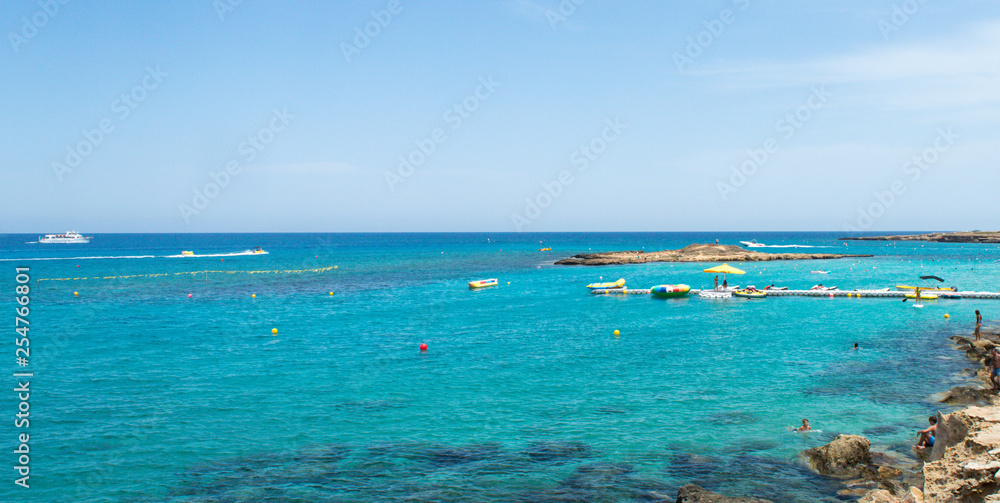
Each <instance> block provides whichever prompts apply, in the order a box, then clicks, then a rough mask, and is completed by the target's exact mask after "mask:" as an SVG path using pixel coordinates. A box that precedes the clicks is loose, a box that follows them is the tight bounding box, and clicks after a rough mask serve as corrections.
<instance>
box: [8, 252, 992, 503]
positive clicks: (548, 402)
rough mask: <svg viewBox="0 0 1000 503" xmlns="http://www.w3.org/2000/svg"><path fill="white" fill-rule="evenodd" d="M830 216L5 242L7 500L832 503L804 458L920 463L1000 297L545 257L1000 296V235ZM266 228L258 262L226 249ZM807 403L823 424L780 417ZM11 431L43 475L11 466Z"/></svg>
mask: <svg viewBox="0 0 1000 503" xmlns="http://www.w3.org/2000/svg"><path fill="white" fill-rule="evenodd" d="M839 236H840V234H831V233H753V234H740V233H565V234H504V233H497V234H490V233H474V234H251V235H247V234H97V235H94V239H93V241H92V242H91V243H89V244H85V245H42V244H38V243H34V242H33V241H35V240H37V236H35V235H0V285H2V286H3V288H4V289H5V290H6V291H7V292H9V293H10V294H13V293H14V289H15V286H16V282H15V276H16V273H15V267H28V268H30V276H31V280H30V283H29V284H30V286H31V290H30V304H29V305H30V308H31V309H30V315H29V321H30V350H31V353H30V360H29V365H28V366H27V367H19V366H18V365H17V364H16V363H15V354H14V353H15V349H16V346H15V345H14V339H15V338H13V337H8V338H7V339H6V340H7V349H6V351H5V354H7V361H6V362H4V365H5V368H7V370H8V382H9V383H11V384H13V383H14V382H15V378H14V377H12V374H13V373H14V372H25V371H29V372H32V373H33V374H34V376H33V377H32V378H31V379H30V388H31V397H30V414H31V415H30V426H29V427H28V428H27V429H19V428H14V427H13V426H14V424H13V416H14V414H15V413H16V412H17V408H18V405H19V400H18V398H17V395H16V393H14V392H11V391H8V392H7V393H4V394H3V398H2V400H0V406H2V407H3V411H4V412H3V415H4V417H6V419H4V421H3V424H4V426H3V427H2V429H0V434H2V435H3V445H4V446H5V451H6V452H7V453H8V454H7V455H6V459H5V462H4V465H5V466H7V467H8V468H7V469H6V472H7V475H6V478H7V480H6V481H4V483H3V489H0V500H2V501H19V502H78V501H80V502H82V501H142V502H182V501H183V502H209V501H212V502H216V501H233V502H236V501H301V502H347V501H444V502H450V501H482V502H517V501H649V500H652V499H654V498H655V497H656V495H666V496H667V497H668V498H670V499H671V500H672V498H673V497H675V495H676V490H677V488H678V487H680V486H681V485H683V484H685V483H688V482H694V483H698V484H700V485H703V486H704V487H707V488H709V489H712V490H715V491H718V492H723V493H725V494H730V495H755V496H758V497H763V498H768V499H771V500H774V501H782V502H816V501H842V499H840V498H838V497H837V496H836V491H837V490H838V489H840V486H839V485H837V484H836V483H834V482H831V481H827V480H825V479H823V478H821V477H818V476H815V475H813V474H812V473H811V472H810V471H809V470H808V469H806V468H805V466H804V465H803V464H802V462H801V461H799V460H798V458H797V454H798V453H799V452H800V451H801V450H803V449H807V448H810V447H815V446H818V445H822V444H824V443H826V442H828V441H830V440H831V439H832V438H833V437H834V436H836V435H837V434H840V433H848V434H863V435H865V436H866V437H868V438H869V439H870V440H871V441H872V442H873V448H874V449H876V450H882V451H890V452H894V453H898V454H899V455H900V456H907V455H909V452H910V449H909V446H910V445H912V443H913V442H914V441H915V432H916V430H918V429H920V428H923V427H924V426H925V424H926V417H927V416H928V415H929V414H930V413H933V411H935V410H937V409H938V408H940V405H939V404H937V403H936V402H935V400H934V397H933V395H934V394H935V393H938V392H941V391H944V390H947V389H949V388H951V387H953V386H956V385H959V384H963V383H965V382H967V381H968V379H969V377H968V375H967V374H966V373H965V372H964V369H966V368H969V367H970V366H971V365H970V364H969V363H968V362H967V361H966V359H965V357H964V355H962V354H960V353H958V352H956V351H954V350H952V349H951V346H952V345H951V343H950V341H949V340H948V337H949V336H951V335H954V334H967V333H971V330H972V327H973V325H974V313H973V311H974V310H975V309H980V310H981V311H982V312H983V315H984V318H985V320H986V324H987V325H990V324H992V320H993V319H995V317H996V316H997V315H998V313H1000V302H998V301H995V300H939V301H936V302H927V303H926V307H924V308H923V309H914V308H912V303H911V302H907V303H902V302H900V301H899V300H898V299H875V298H864V299H845V298H836V299H830V298H794V297H789V298H770V299H766V300H763V301H742V300H736V299H732V300H728V301H706V300H703V299H699V298H697V297H695V298H684V299H677V300H661V299H654V298H650V297H648V296H643V295H629V296H595V295H589V294H588V292H587V289H586V288H585V287H584V286H585V285H586V284H588V283H591V282H595V281H599V280H600V279H602V278H603V280H604V281H609V280H615V279H617V278H620V277H621V278H625V279H626V280H627V282H628V283H627V285H628V286H629V287H632V288H648V287H649V286H651V285H655V284H661V283H687V284H689V285H691V286H693V287H695V288H699V287H710V286H711V284H712V278H713V275H711V274H706V273H703V272H701V271H702V269H704V268H705V267H708V266H710V265H715V264H700V263H691V264H666V263H656V264H644V265H641V266H640V265H634V266H616V267H565V266H553V265H552V263H553V261H555V260H557V259H559V258H562V257H567V256H570V255H573V254H576V253H581V252H587V251H607V250H639V249H643V248H645V249H646V250H649V251H654V250H661V249H666V248H679V247H682V246H685V245H687V244H690V243H695V242H714V241H715V239H719V241H720V242H721V243H724V244H737V243H738V241H740V240H744V239H751V238H755V239H757V240H758V241H760V242H763V243H767V244H771V245H786V246H787V245H801V246H808V247H810V248H799V249H794V248H762V249H761V251H801V252H828V253H838V252H847V253H858V254H865V253H867V254H873V255H875V256H874V257H873V258H863V259H843V260H831V261H795V262H766V263H751V264H731V265H734V266H737V267H741V268H743V269H745V270H746V271H747V272H748V273H747V274H746V275H744V276H729V277H728V280H729V282H730V283H731V284H733V283H738V284H742V285H747V284H755V285H757V286H758V287H763V286H765V285H767V284H771V283H775V284H778V285H785V286H789V287H791V288H793V289H794V288H808V287H810V286H812V285H814V284H816V283H823V284H825V285H836V286H838V287H840V288H841V289H854V288H884V287H889V286H893V285H895V284H901V283H906V284H913V283H922V282H921V281H920V280H918V279H917V276H920V275H929V274H933V275H937V276H940V277H942V278H944V279H945V280H946V282H945V285H958V286H959V287H960V288H961V289H962V290H988V291H996V290H997V288H1000V285H998V279H997V278H998V275H997V273H998V272H1000V246H996V245H972V244H964V245H963V244H932V243H902V242H897V243H893V242H855V241H852V242H847V243H846V244H845V242H843V241H838V240H837V239H836V238H837V237H839ZM257 246H261V247H263V249H264V250H266V251H268V252H269V254H267V255H232V254H233V253H236V252H242V251H244V250H247V249H250V248H253V247H257ZM542 247H551V248H552V250H551V251H546V252H541V251H539V250H538V249H539V248H542ZM182 250H191V251H194V252H195V254H197V255H220V256H195V257H170V255H178V254H180V252H181V251H182ZM333 266H336V269H326V268H328V267H333ZM812 270H826V271H828V272H829V273H828V274H825V275H820V274H814V273H810V271H812ZM204 271H209V272H204ZM289 271H297V272H289ZM192 272H193V273H195V274H177V273H192ZM491 277H496V278H498V279H499V280H500V285H499V286H497V287H493V288H488V289H484V290H480V291H470V290H469V289H468V288H467V283H468V282H469V281H471V280H474V279H482V278H491ZM67 278H69V279H67ZM74 278H76V279H74ZM83 278H87V279H83ZM74 292H78V295H76V296H74ZM331 292H332V295H331V294H330V293H331ZM189 295H190V297H189ZM252 295H256V298H254V297H252ZM5 298H6V299H7V300H6V302H7V307H6V309H8V317H7V318H6V319H7V321H6V322H5V323H7V324H8V325H9V328H8V330H9V331H13V330H14V328H15V327H14V326H13V325H14V320H13V318H14V317H13V316H9V314H10V312H13V311H14V310H15V308H16V307H17V305H16V303H15V301H14V296H13V295H7V296H6V297H5ZM946 313H948V314H950V318H949V319H945V318H944V315H945V314H946ZM272 328H276V329H278V334H277V335H272V333H271V330H272ZM615 330H619V331H620V335H619V336H617V337H616V336H615V335H614V331H615ZM13 335H16V334H13ZM855 342H858V343H859V344H860V347H861V350H860V351H856V352H855V351H851V350H850V348H851V346H852V345H853V344H854V343H855ZM421 343H426V344H427V345H428V346H429V349H428V351H427V352H426V353H423V354H422V353H421V352H420V350H419V345H420V344H421ZM12 388H13V386H8V390H10V389H12ZM945 410H946V409H945ZM803 417H806V418H809V420H810V422H811V423H812V425H813V428H816V429H818V430H821V431H818V432H813V433H810V434H800V433H793V432H791V431H789V430H788V427H790V426H797V425H798V424H799V423H800V422H801V419H802V418H803ZM24 432H27V433H29V434H30V449H31V456H30V469H31V472H30V488H29V489H23V488H21V487H18V486H16V485H14V484H13V481H14V479H15V478H16V471H15V470H12V469H11V468H10V467H11V466H13V465H15V464H16V462H17V457H16V455H15V454H13V453H12V452H13V450H14V449H15V448H16V447H17V444H18V443H17V442H16V439H17V435H18V434H19V433H24Z"/></svg>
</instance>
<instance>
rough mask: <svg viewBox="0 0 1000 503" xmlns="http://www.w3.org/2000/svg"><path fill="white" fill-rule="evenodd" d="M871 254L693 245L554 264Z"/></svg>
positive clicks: (580, 257) (594, 255)
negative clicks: (777, 250)
mask: <svg viewBox="0 0 1000 503" xmlns="http://www.w3.org/2000/svg"><path fill="white" fill-rule="evenodd" d="M871 256H872V255H841V254H836V253H762V252H757V251H751V250H746V249H743V248H740V247H739V246H734V245H713V244H692V245H688V246H685V247H684V248H681V249H680V250H662V251H656V252H648V253H647V252H644V251H642V250H633V251H619V252H604V253H581V254H579V255H573V256H572V257H570V258H564V259H562V260H557V261H556V262H555V265H623V264H646V263H649V262H762V261H769V260H825V259H839V258H848V257H871Z"/></svg>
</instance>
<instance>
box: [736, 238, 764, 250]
mask: <svg viewBox="0 0 1000 503" xmlns="http://www.w3.org/2000/svg"><path fill="white" fill-rule="evenodd" d="M740 244H741V245H743V246H746V247H747V248H763V247H765V246H767V245H766V244H764V243H758V242H757V240H756V239H751V240H750V241H740Z"/></svg>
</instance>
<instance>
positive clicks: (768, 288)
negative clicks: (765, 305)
mask: <svg viewBox="0 0 1000 503" xmlns="http://www.w3.org/2000/svg"><path fill="white" fill-rule="evenodd" d="M764 290H788V287H787V286H774V285H768V286H765V287H764Z"/></svg>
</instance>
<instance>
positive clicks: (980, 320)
mask: <svg viewBox="0 0 1000 503" xmlns="http://www.w3.org/2000/svg"><path fill="white" fill-rule="evenodd" d="M981 328H983V315H981V314H979V310H978V309H976V332H975V336H976V340H977V341H978V340H979V339H980V338H982V336H983V334H981V333H979V330H980V329H981Z"/></svg>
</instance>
